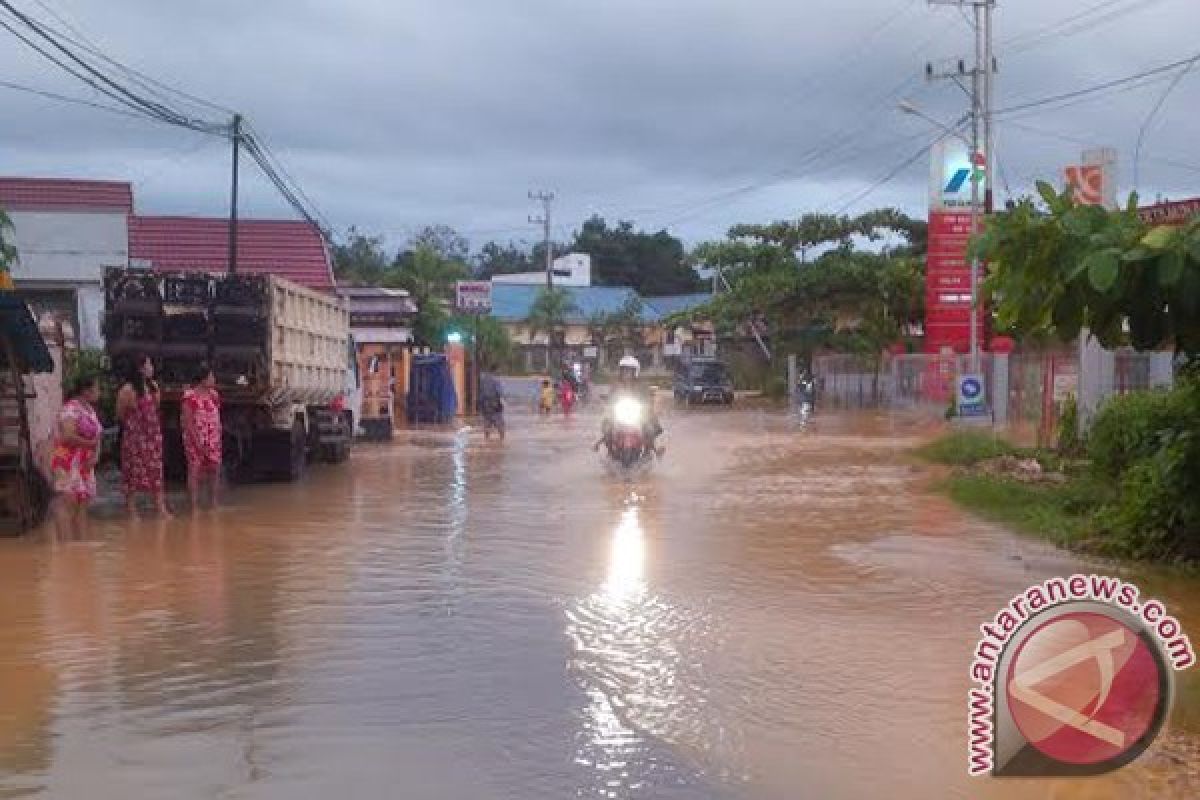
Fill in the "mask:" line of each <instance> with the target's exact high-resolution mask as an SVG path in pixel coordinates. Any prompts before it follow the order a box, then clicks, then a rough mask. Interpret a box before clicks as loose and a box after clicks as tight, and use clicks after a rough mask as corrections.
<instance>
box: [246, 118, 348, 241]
mask: <svg viewBox="0 0 1200 800" xmlns="http://www.w3.org/2000/svg"><path fill="white" fill-rule="evenodd" d="M246 128H247V129H248V130H249V131H250V133H249V135H250V137H251V138H252V139H253V141H254V143H255V145H257V146H258V147H259V148H260V149H261V150H262V153H263V156H264V157H265V158H266V159H267V161H268V162H269V163H271V164H272V165H273V167H274V168H275V170H276V171H277V172H278V173H279V174H280V175H281V176H282V178H283V180H285V181H286V182H287V184H288V185H290V186H291V187H292V188H293V189H294V190H295V193H296V194H297V195H298V196H299V199H302V200H303V201H304V202H305V203H307V204H308V207H309V208H310V209H311V213H312V215H313V216H314V217H316V218H317V219H318V220H320V223H321V226H322V227H324V228H325V229H326V230H328V231H330V233H332V232H333V226H332V224H330V222H329V220H328V218H326V217H325V215H324V214H322V213H321V209H320V208H319V207H318V206H317V204H316V202H315V201H314V200H313V199H312V198H311V197H309V196H308V193H307V192H305V191H304V188H303V187H302V186H301V185H300V182H299V181H297V180H296V179H295V178H294V177H292V174H291V173H290V172H288V170H287V167H286V166H284V163H283V160H282V159H280V158H279V156H277V155H276V154H275V153H274V152H273V151H272V150H271V148H270V147H268V146H267V144H266V143H265V142H264V141H263V139H262V136H261V134H259V133H258V131H256V130H255V129H254V127H253V126H252V125H250V124H249V123H246Z"/></svg>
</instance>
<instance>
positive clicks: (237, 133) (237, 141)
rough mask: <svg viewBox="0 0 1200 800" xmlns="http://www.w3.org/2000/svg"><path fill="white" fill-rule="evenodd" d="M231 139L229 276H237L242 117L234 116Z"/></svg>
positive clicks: (239, 115)
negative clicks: (239, 162) (239, 163)
mask: <svg viewBox="0 0 1200 800" xmlns="http://www.w3.org/2000/svg"><path fill="white" fill-rule="evenodd" d="M230 138H231V139H232V140H233V176H232V180H231V182H230V189H229V274H230V275H236V274H237V266H238V263H237V256H238V254H237V241H238V161H239V160H240V159H239V156H240V155H241V147H242V115H241V114H234V115H233V125H231V126H230Z"/></svg>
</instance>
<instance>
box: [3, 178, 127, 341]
mask: <svg viewBox="0 0 1200 800" xmlns="http://www.w3.org/2000/svg"><path fill="white" fill-rule="evenodd" d="M0 209H4V211H5V213H7V214H8V216H9V218H10V219H11V220H12V223H13V238H14V244H15V245H16V248H17V263H16V266H15V267H14V268H13V270H12V278H13V283H14V285H15V286H16V290H17V292H18V294H20V295H21V296H22V297H24V298H25V299H26V300H27V301H28V302H29V304H30V305H31V306H32V307H33V309H34V311H35V313H36V314H38V315H40V314H42V313H44V312H46V311H52V312H55V313H58V314H60V315H62V316H63V317H64V318H65V319H66V320H68V321H69V322H70V323H71V324H72V326H73V327H74V329H75V330H76V331H78V332H79V343H80V345H81V346H83V347H103V346H104V338H103V335H102V332H101V314H102V312H103V310H104V291H103V287H102V281H103V278H104V270H105V268H106V267H124V266H127V265H128V263H129V216H130V214H132V213H133V190H132V188H131V187H130V185H129V184H128V183H124V182H117V181H85V180H65V179H58V178H0Z"/></svg>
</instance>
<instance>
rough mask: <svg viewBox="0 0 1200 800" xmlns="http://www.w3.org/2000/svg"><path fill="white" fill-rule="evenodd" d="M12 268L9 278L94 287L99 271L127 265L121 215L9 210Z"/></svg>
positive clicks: (126, 234)
mask: <svg viewBox="0 0 1200 800" xmlns="http://www.w3.org/2000/svg"><path fill="white" fill-rule="evenodd" d="M9 217H11V218H12V223H13V234H14V235H13V239H14V243H15V244H16V247H17V259H18V260H17V265H16V267H14V268H13V272H12V276H13V280H14V281H16V282H17V283H18V284H19V283H21V282H22V281H37V282H39V283H41V282H52V283H97V284H98V283H99V282H100V279H101V277H102V276H103V273H104V267H123V266H125V265H126V264H127V263H128V262H129V225H128V218H127V217H126V216H125V214H124V213H121V212H117V213H112V212H109V213H83V212H78V211H12V212H10V213H9Z"/></svg>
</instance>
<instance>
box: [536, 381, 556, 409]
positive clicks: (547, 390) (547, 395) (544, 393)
mask: <svg viewBox="0 0 1200 800" xmlns="http://www.w3.org/2000/svg"><path fill="white" fill-rule="evenodd" d="M538 410H539V411H541V412H542V413H543V414H549V413H550V412H551V411H553V410H554V387H553V386H551V385H550V379H549V378H547V379H545V380H544V381H542V390H541V392H540V393H539V398H538Z"/></svg>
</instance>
